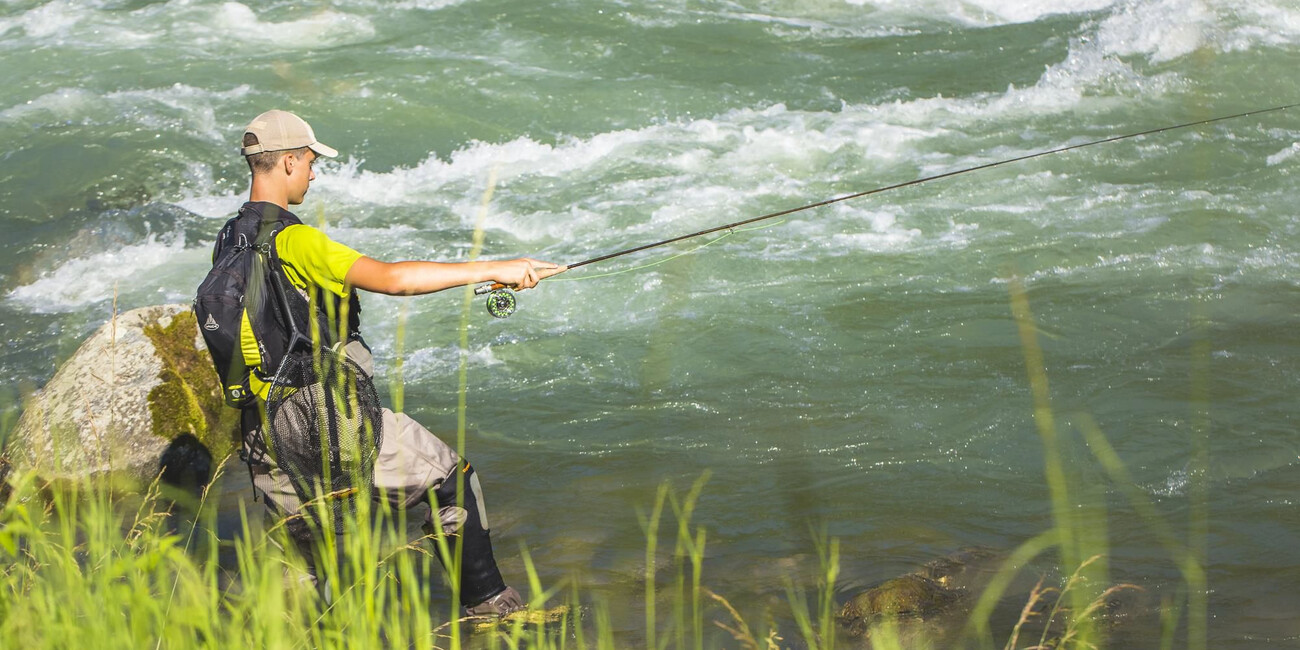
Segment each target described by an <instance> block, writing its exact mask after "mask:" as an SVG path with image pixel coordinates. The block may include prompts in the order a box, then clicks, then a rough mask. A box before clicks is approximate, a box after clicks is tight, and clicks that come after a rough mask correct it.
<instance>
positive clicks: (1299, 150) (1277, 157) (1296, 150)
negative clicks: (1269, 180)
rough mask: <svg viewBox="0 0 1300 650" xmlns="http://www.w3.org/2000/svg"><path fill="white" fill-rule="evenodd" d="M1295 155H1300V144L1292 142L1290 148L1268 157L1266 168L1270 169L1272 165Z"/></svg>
mask: <svg viewBox="0 0 1300 650" xmlns="http://www.w3.org/2000/svg"><path fill="white" fill-rule="evenodd" d="M1296 154H1300V142H1292V143H1291V146H1289V147H1287V148H1286V149H1283V150H1281V151H1279V152H1277V153H1275V154H1273V155H1271V156H1269V157H1268V158H1267V162H1268V166H1269V167H1272V166H1273V165H1277V164H1280V163H1282V162H1284V161H1287V160H1290V159H1292V158H1294V157H1295V155H1296Z"/></svg>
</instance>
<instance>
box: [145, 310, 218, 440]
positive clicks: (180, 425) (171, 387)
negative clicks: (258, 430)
mask: <svg viewBox="0 0 1300 650" xmlns="http://www.w3.org/2000/svg"><path fill="white" fill-rule="evenodd" d="M198 331H199V330H198V321H197V320H196V319H195V317H194V313H193V312H192V311H184V312H181V313H178V314H176V315H175V316H173V317H172V319H171V323H169V324H167V325H163V324H162V323H161V322H156V323H151V324H149V325H146V326H145V327H144V333H145V336H148V337H149V340H151V341H153V344H154V353H155V354H157V355H158V357H159V359H160V360H161V361H162V369H161V371H160V372H159V373H158V379H159V380H160V382H161V383H159V384H158V385H157V386H155V387H154V388H153V390H151V391H149V396H148V401H149V415H150V417H151V420H152V422H153V431H154V434H155V435H157V436H161V437H163V438H167V439H172V438H174V437H176V436H177V435H180V434H182V433H187V432H188V433H190V434H191V435H193V436H194V437H195V438H198V439H199V441H200V442H202V443H203V445H204V446H205V447H207V448H208V451H209V452H211V453H212V454H213V455H215V456H217V457H221V456H224V455H225V454H226V453H229V452H230V451H232V450H233V449H234V446H235V442H236V440H237V437H236V434H237V432H238V427H239V411H237V410H235V409H232V408H229V407H227V406H226V405H225V401H224V399H223V398H222V391H221V385H220V382H218V381H217V378H216V374H215V373H214V372H213V369H212V359H211V357H210V356H209V355H208V352H207V348H206V347H202V343H201V341H202V339H196V333H197V332H198ZM196 340H197V343H196Z"/></svg>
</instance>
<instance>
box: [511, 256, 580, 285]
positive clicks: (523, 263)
mask: <svg viewBox="0 0 1300 650" xmlns="http://www.w3.org/2000/svg"><path fill="white" fill-rule="evenodd" d="M496 264H497V268H494V269H493V274H492V281H493V282H496V283H497V284H504V285H506V286H507V287H510V288H511V289H514V290H516V291H523V290H524V289H531V288H533V287H535V286H537V283H538V282H541V281H542V280H544V279H546V278H549V277H551V276H552V275H556V274H559V273H564V272H565V271H567V270H569V267H567V266H559V265H556V264H552V263H550V262H543V261H540V260H535V259H532V258H530V257H521V258H519V259H517V260H506V261H502V262H496Z"/></svg>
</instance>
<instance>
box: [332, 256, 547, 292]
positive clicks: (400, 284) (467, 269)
mask: <svg viewBox="0 0 1300 650" xmlns="http://www.w3.org/2000/svg"><path fill="white" fill-rule="evenodd" d="M567 269H568V267H563V266H558V265H555V264H551V263H550V262H542V261H539V260H535V259H531V258H527V257H521V258H519V259H515V260H500V261H493V262H381V261H379V260H376V259H373V258H370V257H366V256H364V255H363V256H361V257H360V258H358V259H357V261H356V262H354V263H353V264H352V267H351V268H349V269H348V273H347V277H346V278H345V280H346V282H347V283H348V284H349V285H351V286H353V287H356V288H358V289H365V290H366V291H373V292H375V293H385V294H388V295H392V296H410V295H418V294H424V293H433V292H435V291H442V290H443V289H450V288H452V287H460V286H464V285H467V284H478V283H480V282H498V283H500V284H504V285H506V286H508V287H511V288H513V289H516V290H519V289H531V288H532V287H535V286H537V283H538V282H539V281H541V280H542V279H543V278H548V277H550V276H552V275H555V274H557V273H563V272H564V271H566V270H567Z"/></svg>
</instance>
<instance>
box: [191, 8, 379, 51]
mask: <svg viewBox="0 0 1300 650" xmlns="http://www.w3.org/2000/svg"><path fill="white" fill-rule="evenodd" d="M204 9H205V10H207V12H208V15H207V16H204V15H203V12H197V11H196V13H195V17H196V18H199V20H197V21H195V22H193V23H180V25H181V26H182V29H183V30H186V31H190V32H191V33H193V34H195V35H196V36H198V37H199V38H200V39H203V40H206V41H218V40H219V41H225V42H231V43H240V44H243V43H256V44H257V47H256V48H255V49H312V48H318V47H322V46H330V47H336V46H339V45H350V44H355V43H363V42H366V41H368V40H370V39H371V38H373V37H374V36H375V27H374V25H373V24H372V23H371V22H370V21H369V20H368V19H366V18H364V17H362V16H358V15H355V14H349V13H343V12H339V11H335V10H333V9H325V10H323V11H318V12H315V13H313V14H312V15H311V16H308V17H306V18H299V19H297V20H286V21H282V22H273V21H268V20H262V19H261V18H259V17H258V15H257V13H256V12H254V11H253V10H252V9H251V8H250V7H249V6H248V5H245V4H242V3H239V2H226V3H224V4H222V5H220V6H218V7H216V8H215V9H208V8H204Z"/></svg>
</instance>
